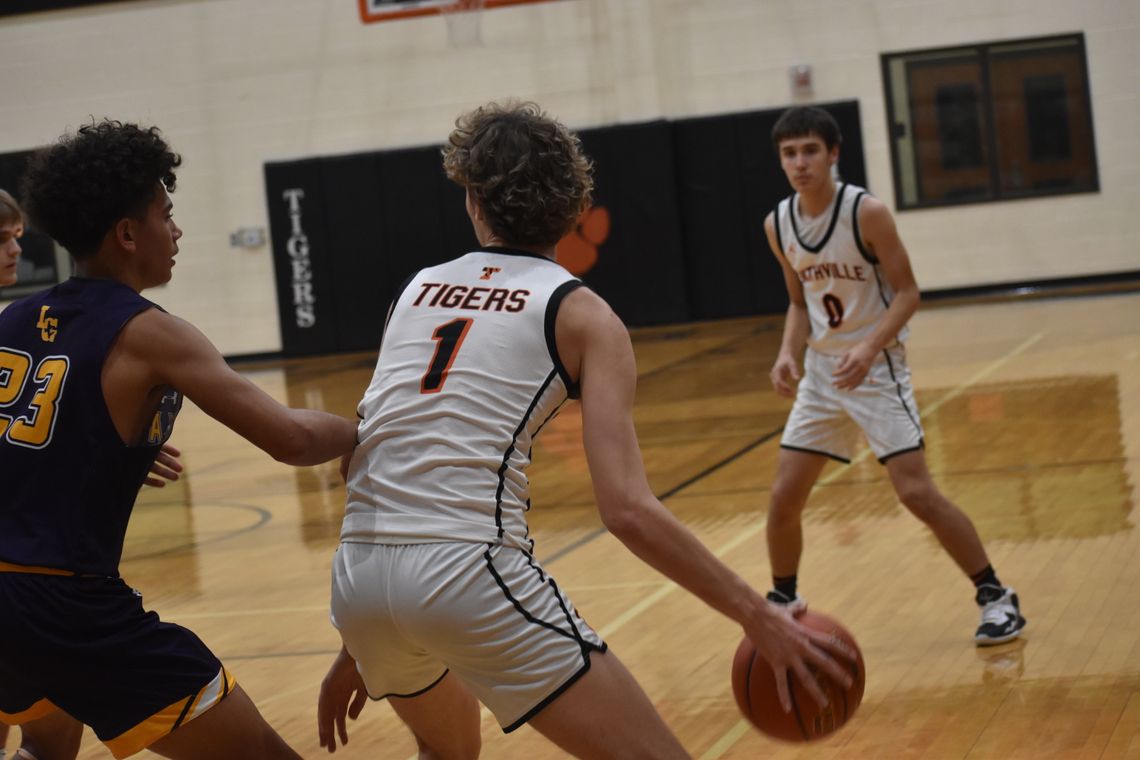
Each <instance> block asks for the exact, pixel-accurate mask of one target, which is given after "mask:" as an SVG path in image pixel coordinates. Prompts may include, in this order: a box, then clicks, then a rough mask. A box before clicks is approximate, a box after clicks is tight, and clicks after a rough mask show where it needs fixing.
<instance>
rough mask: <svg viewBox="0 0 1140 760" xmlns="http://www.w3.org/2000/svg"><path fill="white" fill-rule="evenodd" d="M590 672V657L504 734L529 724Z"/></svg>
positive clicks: (604, 646) (602, 649)
mask: <svg viewBox="0 0 1140 760" xmlns="http://www.w3.org/2000/svg"><path fill="white" fill-rule="evenodd" d="M595 648H596V649H597V650H598V651H599V652H605V651H606V650H607V649H608V648H609V647H607V646H606V645H604V644H603V645H602V646H601V648H597V647H595ZM588 672H590V658H589V657H587V658H586V662H585V664H584V665H582V667H581V669H580V670H579V671H578V672H577V673H575V674H574V675H572V676H570V677H569V678H567V679H566V683H564V684H562V685H561V686H559V687H558V688H557V689H555V690H554V691H552V692H550V695H549V696H547V697H546V699H544V700H542V701H541V702H539V703H538V704H537V705H535V706H534V707H532V708H530V709H529V710H527V711H526V713H525V714H524V715H523V716H522V717H521V718H519V719H518V720H516V721H515V722H514V723H512V724H511V725H509V726H504V727H503V733H504V734H509V733H511V732H512V731H515V730H517V729H519V728H521V727H522V726H523V725H525V724H526V723H529V722H530V719H531V718H533V717H534V716H536V715H538V714H539V713H540V712H542V711H543V710H545V709H546V706H547V705H549V704H550V703H551V702H553V701H554V700H556V699H558V698H559V697H560V696H562V692H564V691H566V690H567V689H569V688H570V687H571V686H573V685H574V684H575V683H576V682H577V681H578V679H579V678H581V677H582V676H584V675H586V673H588Z"/></svg>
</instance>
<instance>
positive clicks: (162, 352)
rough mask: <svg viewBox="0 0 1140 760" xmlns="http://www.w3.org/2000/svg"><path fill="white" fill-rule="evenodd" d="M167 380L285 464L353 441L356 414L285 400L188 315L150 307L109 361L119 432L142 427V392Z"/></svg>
mask: <svg viewBox="0 0 1140 760" xmlns="http://www.w3.org/2000/svg"><path fill="white" fill-rule="evenodd" d="M164 385H169V386H171V387H174V388H176V389H178V390H179V391H181V392H182V393H184V394H185V395H186V397H187V398H189V399H190V400H191V401H193V402H194V403H195V404H197V405H198V406H199V407H200V408H201V409H202V411H204V412H205V413H206V414H208V415H210V416H211V417H213V418H214V419H216V420H218V421H219V422H221V423H222V424H223V425H225V426H226V427H228V428H230V429H231V430H233V431H234V432H235V433H237V434H238V435H240V436H242V437H243V438H245V439H246V440H248V441H249V442H250V443H252V444H254V445H255V446H257V447H258V448H260V449H262V450H263V451H265V452H266V453H268V454H269V455H270V456H272V457H273V458H274V459H276V460H278V461H281V462H285V463H286V464H293V465H311V464H319V463H321V462H326V461H328V460H330V459H333V458H335V457H338V456H341V455H342V454H344V453H346V452H348V451H351V450H352V448H353V446H354V445H355V444H356V424H355V422H354V421H352V420H348V419H345V418H343V417H339V416H337V415H333V414H328V413H326V412H319V411H315V410H311V409H290V408H289V407H286V406H284V405H283V404H281V403H279V402H278V401H276V400H275V399H273V398H272V397H271V396H270V395H269V394H267V393H266V392H265V391H263V390H261V389H260V388H258V387H257V386H256V385H254V384H253V383H251V382H250V381H249V380H247V379H246V378H244V377H242V376H241V375H239V374H238V373H237V372H235V371H234V370H233V369H231V368H230V366H229V365H228V364H226V362H225V359H223V358H222V355H221V354H220V353H218V350H217V349H216V348H214V346H213V344H212V343H210V341H209V340H208V339H207V338H206V336H205V335H203V334H202V333H201V332H200V331H199V330H198V329H197V328H195V327H194V326H193V325H191V324H190V323H189V322H186V321H185V320H182V319H179V318H178V317H175V316H173V315H171V314H167V313H166V312H163V311H160V310H158V309H149V310H147V311H144V312H143V313H141V314H139V315H138V316H136V317H135V318H134V319H132V320H131V321H130V322H129V323H128V324H127V325H126V327H124V328H123V330H122V332H121V333H120V335H119V340H118V342H117V344H116V346H115V348H114V349H113V350H112V352H111V354H110V355H109V357H108V359H107V363H106V365H105V367H104V373H103V390H104V395H105V396H106V398H107V401H108V408H110V409H111V413H112V418H113V419H114V420H115V421H116V426H120V433H123V432H130V431H135V430H140V429H142V425H144V424H146V422H147V419H145V418H140V419H135V420H131V415H132V414H134V415H140V416H142V417H145V415H146V414H149V412H146V411H145V410H139V403H138V400H139V399H140V398H145V397H147V396H148V395H150V394H152V393H153V392H154V389H155V388H156V387H160V386H164Z"/></svg>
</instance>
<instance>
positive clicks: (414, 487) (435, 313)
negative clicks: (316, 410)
mask: <svg viewBox="0 0 1140 760" xmlns="http://www.w3.org/2000/svg"><path fill="white" fill-rule="evenodd" d="M579 285H581V282H579V281H578V280H577V279H576V278H574V277H573V276H572V275H571V274H569V273H568V272H567V271H566V270H565V269H563V268H562V267H561V266H559V265H558V264H556V263H554V262H553V261H551V260H549V259H546V258H544V257H542V256H538V255H536V254H532V253H527V252H524V251H514V250H509V249H504V248H486V249H484V250H480V251H475V252H472V253H468V254H467V255H465V256H461V257H460V258H458V259H455V260H453V261H450V262H447V263H445V264H441V265H439V266H435V267H431V268H428V269H424V270H421V271H420V272H418V273H416V274H415V275H413V277H412V278H411V279H410V280H409V281H408V282H407V283H406V284H405V285H404V287H403V289H402V290H401V291H400V292H399V293H398V294H397V296H396V300H395V301H394V302H393V307H392V313H391V316H390V318H389V321H388V326H387V329H386V330H385V332H384V339H383V341H382V343H381V346H380V356H379V359H378V360H377V364H376V372H375V374H374V375H373V377H372V382H371V384H370V385H369V387H368V390H367V391H366V392H365V394H364V398H363V400H362V401H361V402H360V406H359V408H358V413H359V415H360V417H361V422H360V428H359V430H358V438H359V441H360V443H359V445H358V446H357V447H356V451H355V453H354V454H353V457H352V464H351V466H350V468H349V476H348V504H347V507H346V510H345V519H344V525H343V527H342V530H341V540H342V541H346V542H356V543H378V544H409V543H428V542H437V541H471V542H479V543H492V544H504V545H507V546H515V547H518V548H521V549H524V550H526V551H530V550H531V548H532V547H531V541H530V539H529V538H528V534H527V523H526V511H527V510H528V509H529V508H530V486H529V483H528V481H527V477H526V474H525V469H526V466H527V465H528V464H529V462H530V454H531V447H532V446H533V445H534V438H535V436H536V435H537V434H538V432H539V431H540V430H541V429H542V427H543V426H544V425H545V424H546V423H547V422H549V421H550V419H551V418H552V417H553V416H554V415H555V414H556V413H557V412H558V410H559V408H560V407H561V406H562V404H563V403H564V402H565V401H566V399H567V398H568V397H570V396H576V395H577V388H576V387H574V384H573V382H572V381H571V380H570V377H569V375H568V374H567V372H566V368H565V367H563V366H562V362H561V361H560V360H559V358H558V352H557V349H556V347H555V342H554V320H555V317H556V316H557V313H558V306H559V304H560V303H561V301H562V299H563V298H564V297H565V296H566V294H567V293H569V292H570V291H572V290H573V289H574V288H576V287H578V286H579Z"/></svg>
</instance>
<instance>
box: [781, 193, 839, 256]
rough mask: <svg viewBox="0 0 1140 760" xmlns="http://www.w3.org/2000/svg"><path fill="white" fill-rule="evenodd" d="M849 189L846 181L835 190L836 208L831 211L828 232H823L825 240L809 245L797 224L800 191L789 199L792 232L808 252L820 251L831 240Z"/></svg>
mask: <svg viewBox="0 0 1140 760" xmlns="http://www.w3.org/2000/svg"><path fill="white" fill-rule="evenodd" d="M845 190H847V183H846V182H844V183H843V184H842V185H840V186H839V189H838V190H836V191H835V208H834V209H832V211H831V223H830V224H828V225H827V232H825V233H824V234H823V240H820V241H819V243H817V244H816V245H808V244H807V243H805V242H804V239H803V238H802V237H800V228H799V227H798V226H797V225H796V198H798V197H799V193H796V194H795V195H793V196H792V197H791V199H790V200H789V201H788V218H789V219H791V220H792V232H794V233H795V234H796V240H798V241H800V247H801V248H803V249H804V250H805V251H807V252H808V253H819V252H820V251H822V250H823V247H824V246H825V245H827V241H828V240H831V233H833V232H835V225H836V224H837V223H838V222H839V210H840V209H841V208H842V207H843V193H844V191H845Z"/></svg>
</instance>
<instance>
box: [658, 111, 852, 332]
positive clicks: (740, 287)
mask: <svg viewBox="0 0 1140 760" xmlns="http://www.w3.org/2000/svg"><path fill="white" fill-rule="evenodd" d="M823 107H824V108H826V109H827V110H828V111H829V112H830V113H831V114H832V115H833V116H834V117H835V118H836V121H838V122H839V126H840V129H841V131H842V133H843V135H844V145H843V147H842V148H841V150H840V159H839V167H840V173H841V175H842V176H843V177H844V178H845V179H846V180H847V181H849V182H854V183H856V184H860V185H865V183H866V180H865V176H866V170H865V168H864V164H863V151H862V135H861V132H860V129H859V108H858V104H857V103H855V102H854V101H852V102H847V103H838V104H829V105H824V106H823ZM782 112H783V109H777V110H772V111H752V112H748V113H738V114H722V115H718V116H709V117H703V118H696V119H682V120H679V121H677V122H675V123H674V125H673V126H674V138H673V139H674V145H675V147H676V166H677V177H676V182H677V195H678V205H679V207H680V215H681V235H682V238H683V240H684V249H685V252H686V264H687V270H686V273H687V281H688V287H689V303H690V306H691V312H692V317H693V318H694V319H716V318H724V317H734V316H742V315H747V314H774V313H780V312H783V311H784V310H785V309H787V305H788V298H787V291H786V289H785V286H784V278H783V275H782V274H781V272H780V268H779V264H778V263H777V262H776V259H775V258H774V256H773V255H772V252H771V250H770V249H769V247H768V241H767V238H766V237H765V235H764V227H763V222H764V217H765V216H766V215H767V214H768V212H769V211H771V210H772V209H773V208H775V206H776V204H777V203H778V202H779V201H780V199H781V198H783V197H785V196H786V195H788V194H789V193H790V192H791V188H790V187H789V186H788V184H787V181H786V180H785V178H784V174H783V172H782V171H781V169H780V163H779V160H778V159H777V157H776V153H775V150H774V149H773V147H772V143H771V132H772V127H773V125H774V124H775V123H776V119H778V118H779V116H780V114H781V113H782Z"/></svg>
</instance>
